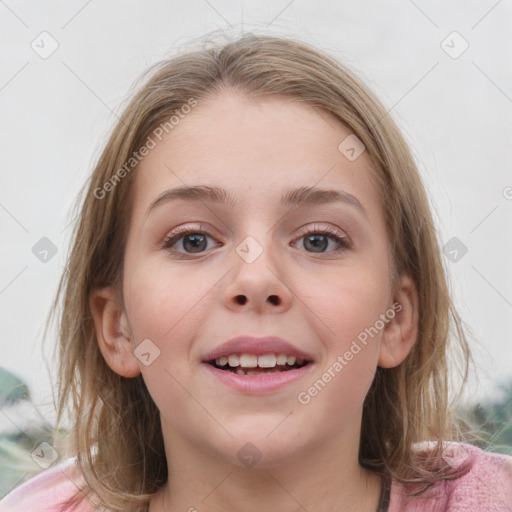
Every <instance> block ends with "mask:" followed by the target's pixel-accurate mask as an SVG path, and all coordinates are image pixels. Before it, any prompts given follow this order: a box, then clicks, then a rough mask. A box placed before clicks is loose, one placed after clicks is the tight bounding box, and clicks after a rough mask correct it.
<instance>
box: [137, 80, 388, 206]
mask: <svg viewBox="0 0 512 512" xmlns="http://www.w3.org/2000/svg"><path fill="white" fill-rule="evenodd" d="M347 137H352V138H353V137H354V135H353V134H351V132H350V130H349V129H348V128H346V127H345V126H344V125H342V124H341V123H340V122H338V121H337V120H336V119H334V118H333V117H332V116H330V115H329V114H327V113H326V112H323V111H321V110H320V109H316V108H314V107H312V106H310V105H308V104H305V103H303V102H299V101H296V100H293V99H290V98H281V97H271V98H266V99H264V100H260V101H253V100H250V99H247V98H245V97H243V96H242V95H241V94H239V93H237V92H234V91H231V90H226V91H222V92H221V93H219V94H217V95H215V96H213V97H210V98H208V99H206V100H201V101H199V102H198V104H197V106H196V107H195V108H194V109H192V111H191V112H190V113H189V114H187V115H185V116H183V117H182V118H180V120H179V122H178V124H176V125H174V127H173V128H172V130H170V132H169V134H167V135H165V136H164V137H163V139H162V140H161V141H158V140H157V141H156V145H155V147H154V148H153V149H152V150H151V151H150V152H149V154H148V155H147V156H145V157H144V159H143V160H142V162H141V163H140V165H139V167H138V169H137V171H136V183H135V188H136V190H135V205H134V208H135V210H136V212H134V213H135V214H140V213H141V211H142V209H143V208H147V207H148V205H149V204H150V203H151V201H152V200H153V199H154V198H155V197H156V196H157V195H158V194H160V193H161V192H162V191H163V190H165V189H168V188H174V187H182V186H190V185H205V184H206V185H211V186H218V187H221V188H225V189H226V190H228V191H230V192H233V195H235V196H237V197H240V199H241V201H243V200H246V201H247V200H249V199H250V198H249V197H245V198H244V197H243V196H244V193H246V194H245V195H246V196H247V195H252V196H254V197H259V196H260V195H265V197H275V198H276V199H278V198H279V197H281V196H282V194H283V193H284V192H285V190H288V189H289V188H291V187H294V188H296V187H299V186H306V187H313V186H318V187H321V188H333V187H334V188H340V187H342V188H343V190H344V191H346V192H348V193H350V194H353V195H355V196H361V195H362V196H364V201H366V202H370V203H371V202H375V201H378V197H377V192H376V189H375V186H374V183H373V180H372V172H371V161H370V159H369V157H368V156H367V155H366V153H365V152H363V153H362V154H361V155H360V156H359V157H358V158H356V159H349V158H347V156H346V154H345V153H343V151H342V150H343V149H344V145H346V143H345V141H347V140H348V141H351V139H350V138H349V139H347ZM340 144H341V145H342V147H341V148H342V150H340ZM357 149H360V148H356V150H357ZM247 193H249V194H247Z"/></svg>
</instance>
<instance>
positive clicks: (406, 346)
mask: <svg viewBox="0 0 512 512" xmlns="http://www.w3.org/2000/svg"><path fill="white" fill-rule="evenodd" d="M390 311H393V312H394V313H390V314H389V315H388V318H389V317H391V318H390V320H389V322H388V323H387V325H386V327H385V329H384V333H383V336H382V342H381V346H380V353H379V362H378V364H379V366H380V367H382V368H394V367H395V366H398V365H399V364H400V363H401V362H402V361H403V360H404V359H405V358H406V357H407V356H408V355H409V353H410V352H411V350H412V347H413V346H414V343H415V342H416V338H417V335H418V318H419V312H418V293H417V290H416V285H415V284H414V281H413V280H412V279H411V278H410V277H409V276H408V275H405V274H404V275H402V276H401V277H400V278H399V280H398V283H397V285H396V288H395V293H394V295H393V304H392V306H391V310H390Z"/></svg>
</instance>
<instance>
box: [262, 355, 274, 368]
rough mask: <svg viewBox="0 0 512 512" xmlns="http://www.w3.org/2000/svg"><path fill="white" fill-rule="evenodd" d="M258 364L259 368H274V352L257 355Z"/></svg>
mask: <svg viewBox="0 0 512 512" xmlns="http://www.w3.org/2000/svg"><path fill="white" fill-rule="evenodd" d="M258 366H259V367H260V368H274V367H275V366H276V356H275V355H274V354H266V355H264V356H258Z"/></svg>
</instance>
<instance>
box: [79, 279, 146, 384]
mask: <svg viewBox="0 0 512 512" xmlns="http://www.w3.org/2000/svg"><path fill="white" fill-rule="evenodd" d="M89 305H90V308H91V313H92V316H93V319H94V327H95V330H96V339H97V342H98V346H99V349H100V351H101V353H102V355H103V357H104V359H105V361H106V363H107V364H108V365H109V366H110V368H112V370H114V371H115V372H116V373H117V374H119V375H121V376H123V377H128V378H130V377H136V376H137V375H139V373H140V366H139V362H138V360H137V358H136V357H135V355H134V353H133V346H132V342H131V335H130V330H129V325H128V321H127V318H126V313H125V312H124V310H123V307H122V304H121V303H120V301H119V298H118V296H117V293H116V291H115V289H114V288H113V287H111V286H107V287H105V288H97V289H95V290H93V291H92V292H91V295H90V297H89Z"/></svg>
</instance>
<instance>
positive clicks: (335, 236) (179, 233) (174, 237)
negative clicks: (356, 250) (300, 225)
mask: <svg viewBox="0 0 512 512" xmlns="http://www.w3.org/2000/svg"><path fill="white" fill-rule="evenodd" d="M193 233H194V234H201V235H207V236H208V237H210V238H212V239H213V237H212V236H211V235H209V234H208V230H205V229H203V228H202V227H200V228H199V229H196V228H178V229H177V230H176V231H175V232H174V233H172V234H170V235H169V236H167V237H166V238H165V240H164V241H163V242H162V249H167V250H169V251H172V252H173V253H176V254H179V255H182V256H183V257H184V256H186V255H192V254H194V253H182V252H180V251H176V250H174V249H172V246H173V245H174V244H175V243H176V242H178V241H179V240H180V239H182V238H184V237H185V236H186V235H189V234H193ZM308 235H328V238H330V239H331V240H334V241H335V242H336V243H337V244H338V245H339V247H338V248H337V249H335V250H333V251H330V252H328V253H327V254H337V253H339V252H343V251H345V250H347V249H350V247H351V246H350V244H349V241H348V239H347V238H346V237H343V236H340V234H339V232H338V231H337V230H336V229H334V228H332V227H330V226H324V227H322V228H317V227H316V226H313V228H308V229H307V230H305V231H303V232H302V233H301V234H300V235H299V236H298V237H297V238H296V239H295V240H294V242H296V241H297V240H300V239H301V238H304V237H306V236H308ZM204 252H206V251H203V252H199V253H197V254H204ZM308 252H309V251H308ZM310 254H323V253H322V252H319V253H315V252H313V251H312V252H310Z"/></svg>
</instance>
